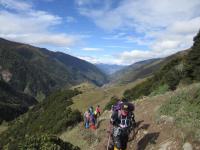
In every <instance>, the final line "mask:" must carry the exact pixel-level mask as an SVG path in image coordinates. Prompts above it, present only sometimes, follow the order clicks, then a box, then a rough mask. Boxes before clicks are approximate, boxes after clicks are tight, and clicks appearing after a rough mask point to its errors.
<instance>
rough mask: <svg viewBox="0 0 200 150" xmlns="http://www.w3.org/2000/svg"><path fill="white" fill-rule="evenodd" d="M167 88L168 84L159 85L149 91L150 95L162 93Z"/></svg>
mask: <svg viewBox="0 0 200 150" xmlns="http://www.w3.org/2000/svg"><path fill="white" fill-rule="evenodd" d="M168 90H169V86H168V85H167V84H164V85H161V86H159V87H158V88H157V89H155V90H154V91H153V92H152V93H151V96H155V95H158V94H164V93H165V92H167V91H168Z"/></svg>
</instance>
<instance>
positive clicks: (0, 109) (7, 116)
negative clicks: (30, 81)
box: [0, 80, 37, 123]
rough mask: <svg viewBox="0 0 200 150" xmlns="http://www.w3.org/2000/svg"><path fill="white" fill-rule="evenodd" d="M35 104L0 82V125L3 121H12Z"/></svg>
mask: <svg viewBox="0 0 200 150" xmlns="http://www.w3.org/2000/svg"><path fill="white" fill-rule="evenodd" d="M35 104H37V101H36V99H34V98H33V97H31V96H28V95H26V94H23V93H20V92H17V91H16V90H14V89H13V88H11V87H10V86H9V85H8V84H7V83H6V82H4V81H2V80H0V123H1V122H2V121H3V120H5V121H10V120H13V119H14V118H16V117H18V116H19V115H21V114H23V113H25V112H27V111H28V109H29V107H30V106H32V105H35Z"/></svg>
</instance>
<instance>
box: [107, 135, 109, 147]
mask: <svg viewBox="0 0 200 150" xmlns="http://www.w3.org/2000/svg"><path fill="white" fill-rule="evenodd" d="M109 144H110V134H109V138H108V143H107V150H109Z"/></svg>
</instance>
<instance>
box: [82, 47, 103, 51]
mask: <svg viewBox="0 0 200 150" xmlns="http://www.w3.org/2000/svg"><path fill="white" fill-rule="evenodd" d="M82 50H83V51H102V50H103V49H102V48H95V47H85V48H82Z"/></svg>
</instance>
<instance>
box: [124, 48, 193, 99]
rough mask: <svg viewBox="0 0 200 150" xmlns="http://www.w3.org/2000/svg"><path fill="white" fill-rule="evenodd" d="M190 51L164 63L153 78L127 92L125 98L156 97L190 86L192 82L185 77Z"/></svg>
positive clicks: (170, 57) (165, 60) (172, 57)
mask: <svg viewBox="0 0 200 150" xmlns="http://www.w3.org/2000/svg"><path fill="white" fill-rule="evenodd" d="M188 52H189V51H183V52H179V53H177V54H175V55H172V56H169V57H167V58H165V59H164V60H163V61H162V65H161V67H160V69H158V70H157V71H156V72H154V74H153V76H152V77H149V78H147V79H146V80H145V81H144V82H142V83H140V84H138V85H136V86H135V87H133V88H131V89H129V90H126V91H125V92H124V96H125V97H126V98H128V99H131V100H134V99H137V98H139V97H141V96H147V95H150V94H152V95H154V94H156V93H160V92H161V93H162V92H165V91H167V90H175V89H176V87H177V86H178V85H179V84H188V83H189V82H190V80H188V78H187V77H185V70H184V66H185V60H186V57H187V55H188Z"/></svg>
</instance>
